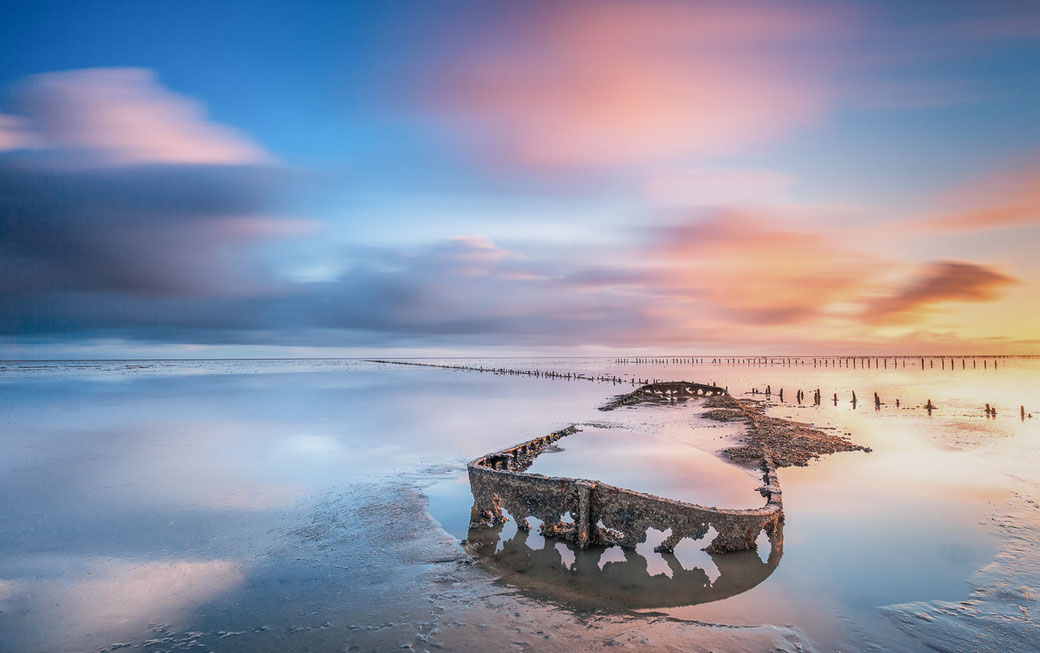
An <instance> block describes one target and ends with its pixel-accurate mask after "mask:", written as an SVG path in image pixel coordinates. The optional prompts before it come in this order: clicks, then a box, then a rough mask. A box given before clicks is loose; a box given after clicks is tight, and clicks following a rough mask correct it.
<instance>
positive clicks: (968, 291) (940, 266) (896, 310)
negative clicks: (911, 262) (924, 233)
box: [862, 261, 1019, 323]
mask: <svg viewBox="0 0 1040 653" xmlns="http://www.w3.org/2000/svg"><path fill="white" fill-rule="evenodd" d="M1018 282H1019V281H1018V280H1017V279H1015V278H1014V277H1009V276H1007V275H1004V274H1001V273H999V272H996V271H994V270H991V269H989V268H987V267H985V266H982V265H978V264H975V263H965V262H961V261H937V262H934V263H929V264H928V266H927V267H926V268H925V270H924V274H922V275H921V276H920V277H919V278H917V279H915V280H913V281H912V282H910V283H909V284H907V285H906V286H905V287H903V288H902V289H900V290H898V291H897V292H895V293H894V294H891V295H888V296H886V297H881V298H878V299H876V300H874V301H872V302H870V303H868V304H867V306H866V308H865V310H864V312H863V315H862V317H863V319H865V320H866V321H869V322H887V323H892V322H895V323H902V322H912V321H916V320H918V319H919V318H920V317H921V315H920V314H921V313H922V312H923V311H926V310H927V309H929V308H931V307H933V306H935V305H936V304H940V303H943V302H951V301H962V302H983V301H988V300H991V299H994V298H995V297H996V296H997V292H998V291H999V290H1000V289H1001V288H1003V287H1005V286H1007V285H1009V284H1014V283H1018Z"/></svg>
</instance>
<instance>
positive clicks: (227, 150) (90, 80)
mask: <svg viewBox="0 0 1040 653" xmlns="http://www.w3.org/2000/svg"><path fill="white" fill-rule="evenodd" d="M10 102H11V104H12V105H13V106H14V107H15V109H16V111H17V112H18V114H19V115H18V116H17V117H16V120H17V121H18V122H17V123H16V124H15V125H14V128H15V129H17V130H18V131H16V132H14V133H15V134H17V135H20V137H19V138H14V139H12V138H11V137H10V136H8V137H7V138H0V150H3V149H8V150H13V149H19V148H29V149H42V150H60V151H63V152H65V153H66V157H65V158H66V161H67V162H69V163H71V162H76V161H77V160H78V159H77V157H82V159H83V162H85V163H89V164H90V165H100V164H103V165H140V164H154V163H165V164H208V165H213V164H231V165H249V164H260V163H270V162H271V161H272V157H271V156H270V155H269V154H267V153H266V152H265V151H264V150H263V149H262V148H261V147H260V146H259V145H257V144H256V143H254V142H252V141H251V140H250V139H249V138H247V137H246V136H245V135H243V134H241V133H239V132H237V131H236V130H234V129H231V128H229V127H226V126H224V125H218V124H214V123H211V122H208V121H207V120H206V117H205V111H204V110H203V108H202V106H201V105H200V104H198V103H197V102H194V101H193V100H190V99H188V98H185V97H183V96H181V95H177V94H176V93H173V92H171V91H169V90H167V89H165V88H163V87H162V86H161V85H160V84H159V83H158V81H157V80H156V77H155V73H153V72H152V71H150V70H146V69H142V68H94V69H86V70H72V71H64V72H54V73H46V74H43V75H35V76H32V77H29V78H27V79H25V80H23V81H22V82H21V83H19V84H18V85H16V86H15V87H14V89H13V90H12V92H11V97H10ZM9 120H10V118H8V121H9ZM11 129H12V128H11V126H10V123H9V122H8V124H7V127H6V129H5V121H3V120H0V137H2V136H3V134H5V133H7V134H10V133H11Z"/></svg>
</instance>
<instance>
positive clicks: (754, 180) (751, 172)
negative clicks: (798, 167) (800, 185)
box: [644, 168, 795, 206]
mask: <svg viewBox="0 0 1040 653" xmlns="http://www.w3.org/2000/svg"><path fill="white" fill-rule="evenodd" d="M794 181H795V180H794V178H793V177H791V176H790V175H786V174H784V173H782V172H776V171H774V170H760V169H754V168H674V169H668V170H662V171H659V172H657V173H655V174H653V175H652V176H651V177H650V178H649V179H648V180H647V181H646V182H645V184H644V192H645V194H646V196H647V198H648V199H650V200H651V201H652V202H654V203H655V204H659V205H665V206H679V205H688V206H693V205H701V206H727V205H734V204H736V205H747V204H759V203H764V202H765V201H768V200H772V199H774V198H775V197H776V196H777V195H779V194H780V193H782V192H783V191H784V190H786V189H787V188H789V187H790V186H791V185H792V184H794Z"/></svg>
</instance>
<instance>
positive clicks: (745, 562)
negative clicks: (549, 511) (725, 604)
mask: <svg viewBox="0 0 1040 653" xmlns="http://www.w3.org/2000/svg"><path fill="white" fill-rule="evenodd" d="M503 528H504V525H499V526H495V527H490V528H471V529H470V530H469V536H468V537H467V538H466V549H467V550H468V551H469V553H470V554H471V555H472V556H473V557H474V558H475V559H476V560H477V561H478V563H480V564H482V565H484V566H485V567H488V568H490V569H491V570H493V571H494V572H495V573H497V574H499V575H500V576H501V577H502V581H503V582H505V583H508V584H509V585H511V586H513V587H515V588H517V589H518V590H519V591H520V592H521V593H523V594H525V595H527V596H530V597H532V598H536V599H539V600H550V601H557V602H561V603H565V604H567V605H569V606H571V607H575V608H578V609H583V610H594V611H595V610H611V611H614V610H637V609H652V608H671V607H678V606H686V605H695V604H698V603H709V602H711V601H720V600H722V599H725V598H729V597H731V596H735V595H737V594H740V593H742V592H746V591H748V590H749V589H751V588H753V587H755V586H756V585H758V584H759V583H761V582H762V581H764V580H765V579H766V578H768V577H769V575H770V574H772V573H773V570H774V569H776V567H777V565H778V564H779V563H780V557H781V556H782V555H783V549H784V535H783V523H781V524H780V525H779V526H778V527H777V529H776V531H775V533H774V534H773V535H772V536H771V537H769V546H770V550H769V556H768V558H767V559H766V560H765V561H763V560H762V558H761V557H759V554H758V553H757V552H755V551H738V552H735V553H725V554H714V555H712V554H706V555H710V557H711V560H712V562H713V563H714V564H715V566H716V567H717V568H718V572H719V573H718V576H717V577H716V578H715V579H714V581H713V580H711V578H710V577H709V575H708V572H707V571H705V570H704V569H701V568H699V567H695V568H693V569H689V570H687V569H685V568H683V566H682V564H681V563H680V561H679V559H678V558H676V556H675V555H674V554H670V553H662V554H660V555H661V557H662V558H664V560H665V562H666V564H667V565H668V568H669V570H670V571H671V577H670V578H669V577H668V575H667V574H664V573H660V574H656V575H650V571H649V567H650V565H649V561H648V560H647V558H646V557H644V556H643V555H642V554H640V553H639V552H638V551H636V550H634V549H621V551H622V555H623V560H615V559H612V560H611V561H609V562H603V561H602V559H603V558H604V557H605V556H604V554H605V553H607V551H609V550H610V549H607V548H604V547H595V546H593V547H589V548H588V549H584V550H583V549H580V548H578V547H577V546H575V545H573V544H571V543H570V542H564V541H561V540H553V539H545V540H544V541H545V546H544V547H542V548H532V547H531V546H530V545H529V538H533V539H534V540H535V541H540V540H542V538H541V537H539V536H536V535H531V534H530V533H528V532H527V531H524V530H517V531H516V534H515V535H513V536H512V537H510V538H509V539H505V540H503V539H501V537H502V529H503ZM700 541H707V540H699V542H700ZM500 545H501V546H500ZM615 548H616V547H615ZM564 552H566V553H564ZM565 556H566V558H567V560H565ZM608 556H609V554H608Z"/></svg>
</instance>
